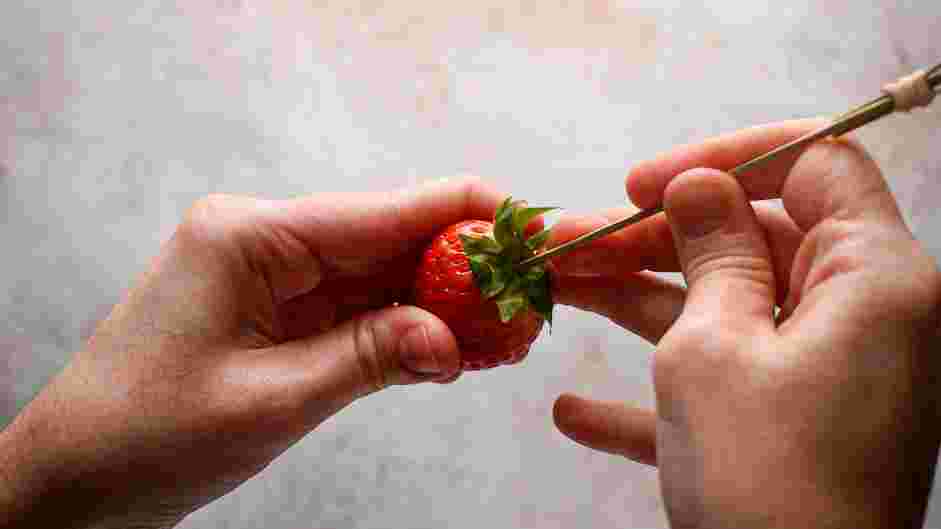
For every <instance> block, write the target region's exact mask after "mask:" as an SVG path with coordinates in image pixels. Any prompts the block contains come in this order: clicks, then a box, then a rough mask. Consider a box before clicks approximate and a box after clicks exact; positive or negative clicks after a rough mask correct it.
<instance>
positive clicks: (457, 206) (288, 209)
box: [276, 177, 505, 264]
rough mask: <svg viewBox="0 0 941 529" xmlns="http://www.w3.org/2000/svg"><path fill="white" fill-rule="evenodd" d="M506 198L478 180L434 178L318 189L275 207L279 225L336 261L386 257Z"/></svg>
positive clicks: (487, 213)
mask: <svg viewBox="0 0 941 529" xmlns="http://www.w3.org/2000/svg"><path fill="white" fill-rule="evenodd" d="M504 198H505V196H504V195H503V194H501V193H499V192H497V191H496V190H495V189H494V188H493V187H491V186H490V185H489V184H486V183H485V182H483V181H482V180H480V179H479V178H475V177H464V178H457V179H446V180H438V181H435V182H432V183H429V184H425V185H422V186H419V187H417V188H415V189H407V190H402V191H396V192H374V193H321V194H316V195H311V196H309V197H304V198H299V199H294V200H290V201H288V202H287V203H285V204H284V205H283V206H281V207H278V208H277V213H276V222H277V224H278V225H279V226H280V227H282V228H285V229H287V230H289V232H290V233H291V235H292V236H293V237H296V238H297V239H298V240H299V241H302V242H303V243H304V244H305V246H307V247H308V248H309V249H310V251H312V252H317V253H318V254H321V255H323V256H329V258H331V259H334V260H338V261H344V260H347V261H355V262H360V263H364V264H365V263H369V262H374V261H386V260H388V259H390V258H394V257H397V256H401V255H404V254H406V253H408V252H409V251H412V250H414V249H416V248H417V247H418V246H419V245H420V244H421V243H422V242H424V241H426V240H427V239H430V238H431V237H433V236H434V235H435V233H437V232H438V231H440V230H442V229H444V228H445V227H446V226H448V225H450V224H453V223H455V222H459V221H462V220H467V219H489V218H491V217H492V216H493V212H494V211H495V210H496V208H497V207H498V206H499V204H500V202H501V201H502V200H503V199H504Z"/></svg>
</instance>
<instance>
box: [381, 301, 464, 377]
mask: <svg viewBox="0 0 941 529" xmlns="http://www.w3.org/2000/svg"><path fill="white" fill-rule="evenodd" d="M389 310H390V311H394V312H393V313H392V314H389V315H388V318H389V321H393V322H394V321H399V320H401V323H398V325H401V326H402V327H403V331H402V335H401V338H400V341H399V361H400V362H401V365H402V368H403V369H405V370H406V371H408V372H410V373H415V374H418V375H421V379H422V380H423V381H424V380H429V379H430V380H438V379H440V378H446V377H450V376H452V375H453V374H454V373H456V372H458V371H459V370H460V366H461V360H460V358H461V355H460V351H459V350H458V345H457V339H456V338H455V337H454V334H453V333H451V330H450V329H448V326H447V325H446V324H445V323H444V322H443V321H441V320H440V319H439V318H438V317H436V316H435V315H433V314H431V313H430V312H428V311H426V310H423V309H420V308H417V307H411V306H400V307H396V308H392V309H389ZM396 313H397V314H396Z"/></svg>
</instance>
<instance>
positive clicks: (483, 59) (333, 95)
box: [0, 0, 941, 529]
mask: <svg viewBox="0 0 941 529" xmlns="http://www.w3.org/2000/svg"><path fill="white" fill-rule="evenodd" d="M869 4H870V3H868V2H853V1H851V0H829V1H820V0H797V1H794V2H787V3H781V2H771V1H770V0H752V1H748V2H742V1H726V2H711V3H709V5H704V4H703V3H700V2H691V1H686V0H656V1H653V0H649V1H628V2H608V1H603V0H593V1H588V2H574V1H571V2H561V3H559V2H544V1H526V2H520V3H518V4H517V3H513V4H508V3H506V2H502V1H498V0H482V1H476V2H461V3H456V2H455V3H451V2H432V1H427V2H422V1H417V0H410V1H399V2H387V3H386V2H381V1H359V2H339V1H338V2H315V1H313V0H267V1H266V0H214V1H209V0H203V1H199V0H179V1H157V0H131V1H116V0H100V1H97V2H75V1H65V0H29V1H26V0H5V1H4V2H3V3H2V6H0V197H2V200H3V206H2V209H0V216H2V218H3V222H2V224H0V240H2V241H3V242H4V248H5V251H4V252H3V257H2V267H3V271H4V273H3V274H2V275H0V420H2V421H3V423H4V424H5V422H6V421H8V420H9V418H10V417H11V416H12V415H14V414H15V412H16V410H17V409H18V408H19V407H21V406H23V405H24V404H25V403H26V402H27V401H28V400H29V399H30V398H31V397H32V396H33V395H34V394H35V392H36V391H37V390H38V389H39V388H40V387H41V386H42V385H43V384H44V383H45V382H46V381H47V380H48V378H49V376H50V375H51V374H53V373H55V372H56V371H57V370H58V369H60V368H61V367H62V365H63V364H64V363H65V362H66V361H67V359H68V357H69V355H70V353H71V352H73V351H75V350H76V349H79V348H81V347H82V343H83V340H84V339H85V338H87V336H88V333H89V332H90V330H91V329H92V328H93V325H94V323H95V322H96V321H97V320H98V319H100V318H101V317H103V316H104V315H105V314H107V312H108V311H109V308H110V307H111V305H112V304H113V303H115V302H116V300H118V299H119V296H120V294H121V292H122V290H123V289H124V288H126V287H127V285H128V284H129V282H130V281H131V279H132V278H133V276H134V275H135V274H136V273H138V272H139V271H140V270H142V269H143V267H144V266H145V264H146V263H147V261H148V259H149V258H150V256H152V255H154V254H155V253H156V252H157V249H158V246H159V245H160V243H161V241H163V240H165V239H166V238H167V237H168V236H169V235H170V234H171V233H172V231H173V229H174V226H175V225H176V223H177V222H178V220H179V218H180V215H181V212H182V211H183V210H184V209H185V208H187V207H188V206H189V205H190V203H191V202H192V201H193V200H195V199H196V198H198V197H200V196H202V195H204V194H206V193H209V192H230V193H233V192H234V193H255V194H259V195H265V196H271V197H286V196H290V195H295V194H299V193H311V192H317V191H322V190H339V189H344V190H365V189H377V188H382V189H388V188H393V187H398V186H402V185H408V184H412V183H415V182H418V181H421V180H424V179H426V178H431V177H438V176H445V175H453V174H456V173H477V174H481V175H484V176H486V177H489V178H491V179H492V180H494V181H495V182H497V183H498V184H499V185H501V186H502V187H503V188H504V189H506V190H507V191H510V192H512V193H514V194H515V195H517V196H524V197H526V198H527V199H529V200H530V201H532V202H534V203H552V204H560V205H564V206H566V207H567V208H569V209H572V210H576V211H588V210H591V209H594V208H598V207H607V206H612V205H617V203H619V202H620V201H622V197H623V192H622V178H623V175H624V173H625V169H626V168H627V167H629V166H630V165H631V163H633V162H635V161H637V160H641V159H645V158H648V157H650V156H652V155H654V154H655V153H657V152H659V151H661V150H664V149H666V148H669V147H670V146H672V145H674V144H677V143H681V142H688V141H695V140H699V139H703V138H705V137H708V136H710V135H713V134H716V133H720V132H725V131H729V130H732V129H736V128H739V127H743V126H747V125H753V124H757V123H761V122H767V121H776V120H781V119H786V118H794V117H803V116H807V115H815V114H821V113H833V112H836V111H839V110H842V109H844V108H846V107H847V106H848V105H850V104H853V103H857V102H861V101H862V100H864V99H867V98H869V97H870V96H872V95H873V93H874V91H875V89H876V88H877V87H878V86H879V85H880V84H881V83H882V82H883V81H885V80H888V79H890V78H892V77H894V76H897V75H899V74H901V73H907V72H908V71H909V70H910V69H912V67H913V66H925V65H927V63H929V62H932V61H937V60H939V59H941V41H939V35H941V6H939V4H938V2H937V1H936V0H922V1H912V2H883V4H884V5H883V6H871V5H869ZM939 124H941V105H936V108H935V109H934V110H932V111H927V112H920V113H918V114H916V115H912V116H901V117H893V118H891V119H888V120H886V121H884V122H882V123H879V124H877V125H875V126H873V127H871V128H870V129H868V130H866V131H865V132H864V133H863V134H862V138H863V140H864V142H865V143H866V144H867V145H868V146H869V147H870V149H871V150H872V152H873V153H874V154H875V156H876V157H877V159H878V160H879V162H880V163H881V164H882V166H883V167H884V169H885V170H886V173H887V174H888V176H889V178H890V179H891V183H892V186H893V188H894V190H895V191H896V192H897V194H898V198H899V200H900V202H901V203H902V205H903V208H904V210H905V213H906V215H908V218H909V220H910V222H911V225H912V227H913V229H914V230H915V231H916V233H917V234H918V236H919V237H921V238H922V240H924V241H925V242H926V243H927V244H928V245H929V246H930V247H931V248H932V251H933V252H934V254H935V255H936V256H937V255H939V254H941V236H939V234H938V232H937V231H936V230H934V229H932V228H933V227H936V226H938V223H939V222H941V213H937V208H936V207H934V206H936V205H937V204H938V203H939V202H941V193H939V187H938V185H937V182H938V179H939V177H941V149H939V148H938V147H939V145H941V127H939ZM558 320H559V321H558V325H557V326H556V328H555V330H554V332H553V334H552V335H551V336H544V337H543V338H542V339H541V340H540V342H539V343H538V345H537V346H536V347H535V350H534V351H533V353H532V354H531V355H530V357H529V359H528V360H527V362H526V363H525V364H524V367H520V368H515V369H499V370H496V371H492V372H489V373H486V374H484V375H481V376H467V377H464V378H463V379H462V380H461V381H460V382H459V383H457V384H456V385H454V386H452V387H447V388H441V387H430V386H429V387H420V388H409V389H398V390H390V391H387V392H384V393H382V394H381V395H377V396H374V397H371V398H369V399H367V400H365V401H363V402H360V403H358V404H356V405H355V406H353V407H352V408H351V409H349V410H346V411H344V412H343V413H341V414H340V415H339V416H337V417H336V418H335V419H333V420H331V421H330V422H328V423H327V424H325V425H324V426H323V427H322V428H321V429H320V430H319V431H318V432H316V433H315V434H313V435H311V436H309V437H308V438H307V439H305V440H304V441H303V442H301V443H300V444H299V445H297V446H296V447H294V448H293V449H292V450H290V451H289V452H288V453H287V454H285V455H284V457H282V458H281V459H280V460H279V461H278V462H276V463H275V464H274V465H273V466H272V467H270V468H269V469H268V470H267V471H266V472H264V473H263V474H262V475H260V476H259V477H258V478H256V479H254V480H253V481H251V482H249V483H248V484H246V485H245V486H243V487H242V488H241V489H239V490H238V491H236V492H235V493H233V494H231V495H230V496H228V497H226V498H224V499H223V500H221V501H219V502H217V503H215V504H213V505H211V506H209V507H208V508H206V509H204V510H202V511H200V512H198V513H196V514H194V515H193V516H192V517H191V518H189V519H188V521H187V522H185V523H184V526H185V527H189V528H193V527H214V528H229V527H232V528H236V527H238V528H243V527H267V528H285V529H287V528H291V529H295V528H299V527H315V528H331V529H339V528H363V529H365V528H390V527H401V528H425V527H456V528H471V527H473V528H477V527H482V526H484V527H486V526H493V527H527V528H529V527H532V528H540V529H542V528H554V527H597V528H613V527H626V526H631V527H663V526H664V525H665V519H664V516H663V513H662V507H661V503H660V499H659V497H658V492H657V485H656V475H655V473H654V472H653V471H651V470H649V469H646V468H643V467H641V466H639V465H635V464H632V463H629V462H626V461H622V460H619V459H615V458H612V457H608V456H605V455H601V454H597V453H593V452H591V451H588V450H587V449H584V448H581V447H578V446H575V445H573V444H571V443H569V442H568V441H567V440H565V439H564V438H563V437H562V436H561V435H560V434H558V433H557V432H556V431H554V429H553V427H552V426H551V411H550V410H551V405H552V401H553V399H554V398H555V397H556V396H557V395H558V394H559V393H560V392H562V391H576V392H580V393H582V394H586V395H590V396H595V397H599V398H621V399H626V400H631V401H634V402H639V403H646V404H649V403H650V402H651V398H652V391H651V386H650V383H649V380H648V368H649V360H650V353H651V347H649V346H647V345H645V344H644V343H643V342H642V341H641V340H640V339H638V338H636V337H634V336H630V335H628V334H626V333H624V332H622V331H620V330H619V329H617V328H615V327H614V326H613V325H611V324H609V323H608V322H606V321H603V320H601V319H600V318H597V317H593V316H590V315H586V314H581V313H576V312H574V311H570V310H565V309H563V310H562V311H561V312H560V313H559V315H558ZM931 520H932V521H931V523H930V525H932V526H935V527H937V526H941V512H938V513H937V514H935V515H933V516H932V517H931Z"/></svg>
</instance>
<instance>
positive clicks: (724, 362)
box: [654, 315, 741, 385]
mask: <svg viewBox="0 0 941 529" xmlns="http://www.w3.org/2000/svg"><path fill="white" fill-rule="evenodd" d="M740 341H741V340H740V339H739V337H738V334H737V333H736V332H734V331H733V330H731V329H729V328H727V327H726V326H724V325H722V324H721V322H716V321H715V320H714V319H712V318H706V317H695V318H694V317H689V316H688V315H684V317H682V318H681V320H680V321H679V322H678V324H677V326H676V327H674V328H673V329H672V330H671V331H670V332H669V333H668V334H667V336H665V337H664V339H663V340H662V341H661V342H660V346H659V347H658V348H657V351H656V353H655V357H654V381H655V384H667V385H671V384H675V383H677V381H679V380H682V379H685V378H687V376H688V374H696V375H697V376H700V375H701V376H710V377H711V376H713V375H714V374H716V373H722V372H725V371H727V370H728V369H729V368H730V367H731V366H732V365H733V364H734V362H736V358H737V356H738V351H739V343H740Z"/></svg>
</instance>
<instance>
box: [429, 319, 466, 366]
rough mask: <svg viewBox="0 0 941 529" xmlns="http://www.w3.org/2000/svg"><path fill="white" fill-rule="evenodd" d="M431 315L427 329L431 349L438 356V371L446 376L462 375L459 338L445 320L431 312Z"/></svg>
mask: <svg viewBox="0 0 941 529" xmlns="http://www.w3.org/2000/svg"><path fill="white" fill-rule="evenodd" d="M429 316H430V317H429V318H428V320H427V322H426V323H425V329H426V330H427V332H428V341H429V343H430V347H431V351H432V352H433V353H434V354H435V357H436V358H437V363H438V369H439V371H438V372H439V373H441V375H443V376H446V377H450V376H455V375H460V370H461V352H460V349H459V347H458V344H457V339H456V338H455V337H454V334H453V333H452V332H451V329H449V328H448V326H447V325H446V324H445V323H444V322H443V321H441V320H440V319H438V317H436V316H433V315H431V314H430V313H429Z"/></svg>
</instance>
